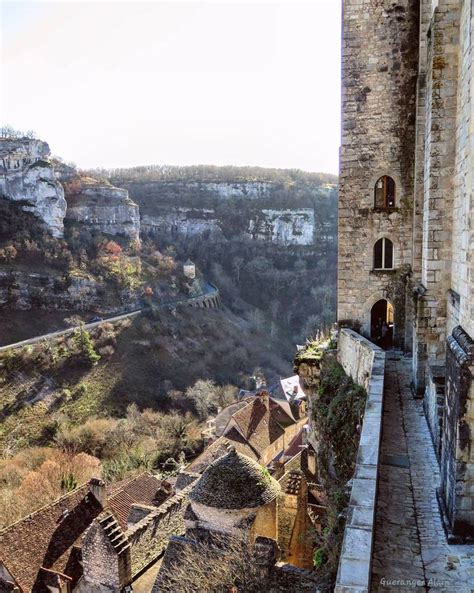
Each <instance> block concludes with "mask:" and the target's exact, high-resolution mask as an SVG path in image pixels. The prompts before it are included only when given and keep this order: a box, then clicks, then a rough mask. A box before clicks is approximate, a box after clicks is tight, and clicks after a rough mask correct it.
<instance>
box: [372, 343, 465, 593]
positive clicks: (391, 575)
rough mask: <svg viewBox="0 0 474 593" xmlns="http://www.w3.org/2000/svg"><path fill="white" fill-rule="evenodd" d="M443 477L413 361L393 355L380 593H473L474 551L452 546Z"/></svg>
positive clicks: (376, 577)
mask: <svg viewBox="0 0 474 593" xmlns="http://www.w3.org/2000/svg"><path fill="white" fill-rule="evenodd" d="M439 481H440V475H439V469H438V463H437V460H436V456H435V452H434V448H433V445H432V441H431V435H430V432H429V429H428V424H427V422H426V418H425V416H424V413H423V404H422V400H415V399H413V397H412V394H411V389H410V361H409V360H406V359H403V358H402V356H401V355H400V356H399V355H396V354H395V353H387V364H386V370H385V395H384V415H383V437H382V459H381V470H380V481H379V493H378V500H377V510H376V533H375V542H374V556H373V568H372V592H373V593H379V592H383V591H396V592H398V593H404V592H411V593H414V592H422V591H423V592H427V591H428V592H430V593H472V592H473V591H474V546H472V545H471V546H455V545H448V544H447V542H446V538H445V534H444V530H443V525H442V522H441V517H440V513H439V509H438V503H437V500H436V488H437V487H438V485H439Z"/></svg>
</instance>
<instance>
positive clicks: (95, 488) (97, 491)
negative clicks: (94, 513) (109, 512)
mask: <svg viewBox="0 0 474 593" xmlns="http://www.w3.org/2000/svg"><path fill="white" fill-rule="evenodd" d="M89 492H90V493H91V494H92V496H93V497H94V498H95V499H96V500H97V502H98V503H99V504H100V506H101V507H102V508H105V506H106V505H107V494H106V492H105V482H104V480H101V479H100V478H91V479H90V480H89Z"/></svg>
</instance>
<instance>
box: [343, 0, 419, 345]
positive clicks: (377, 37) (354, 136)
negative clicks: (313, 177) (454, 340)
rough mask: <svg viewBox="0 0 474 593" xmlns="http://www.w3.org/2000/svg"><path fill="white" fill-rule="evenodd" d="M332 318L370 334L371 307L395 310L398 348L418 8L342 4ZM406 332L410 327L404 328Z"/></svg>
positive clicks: (350, 0)
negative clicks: (386, 265) (385, 244)
mask: <svg viewBox="0 0 474 593" xmlns="http://www.w3.org/2000/svg"><path fill="white" fill-rule="evenodd" d="M343 26H344V32H343V52H342V62H343V91H342V145H341V159H340V190H339V192H340V193H339V268H338V269H339V274H338V319H339V321H344V320H346V321H349V322H350V323H351V325H354V326H357V325H360V327H361V330H362V332H363V333H364V334H365V335H368V334H369V333H370V314H371V309H372V306H373V305H374V304H375V303H376V302H377V301H378V300H380V299H387V300H388V301H390V302H391V303H392V305H393V306H394V316H395V320H394V321H395V324H394V325H395V327H394V339H395V342H396V343H397V344H398V345H399V346H403V345H406V346H408V347H410V346H409V344H405V331H406V323H405V320H406V317H407V315H408V317H410V315H411V310H410V307H409V305H410V303H411V299H408V306H407V305H406V286H407V275H408V273H409V270H410V267H411V264H412V232H413V230H412V209H413V180H414V178H413V161H414V147H415V119H416V118H415V115H416V81H417V69H418V44H419V3H418V2H413V1H411V0H400V1H399V2H397V4H396V5H394V3H393V2H390V1H388V0H386V1H378V2H374V1H373V0H346V1H345V2H344V18H343ZM383 175H389V176H391V177H392V178H393V179H394V181H395V183H396V207H395V208H391V209H380V208H378V209H377V208H375V207H374V189H375V183H376V181H377V180H378V179H379V178H380V177H381V176H383ZM382 237H386V238H388V239H390V240H391V241H392V242H393V244H394V268H395V269H394V270H391V271H384V272H381V271H374V270H373V267H374V266H373V247H374V244H375V242H376V241H377V240H378V239H379V238H382ZM408 331H409V328H408Z"/></svg>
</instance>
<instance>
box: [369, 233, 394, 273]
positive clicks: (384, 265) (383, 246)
mask: <svg viewBox="0 0 474 593" xmlns="http://www.w3.org/2000/svg"><path fill="white" fill-rule="evenodd" d="M391 269H393V243H392V242H391V241H390V239H386V238H385V237H383V238H382V239H379V240H378V241H377V243H375V245H374V270H391Z"/></svg>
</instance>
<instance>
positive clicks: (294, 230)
mask: <svg viewBox="0 0 474 593" xmlns="http://www.w3.org/2000/svg"><path fill="white" fill-rule="evenodd" d="M314 232H315V220H314V210H313V209H311V208H301V209H299V210H262V212H261V215H260V216H258V217H255V218H253V219H252V220H251V221H250V224H249V230H248V233H249V234H250V236H251V237H252V238H253V239H259V240H262V241H268V242H270V243H276V244H277V245H312V244H313V243H314Z"/></svg>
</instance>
